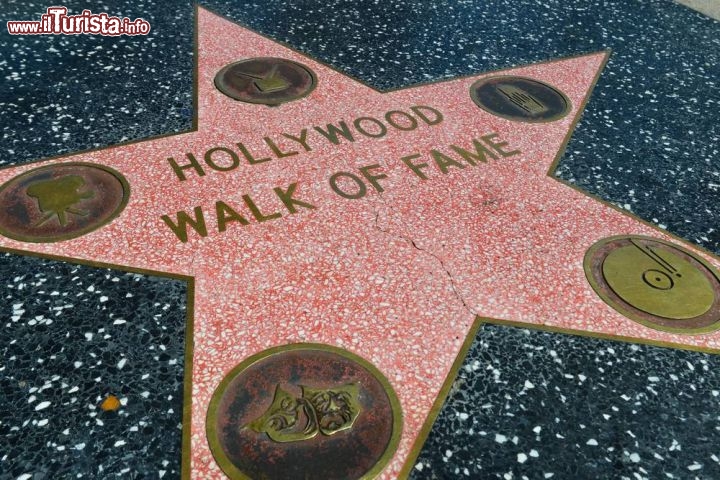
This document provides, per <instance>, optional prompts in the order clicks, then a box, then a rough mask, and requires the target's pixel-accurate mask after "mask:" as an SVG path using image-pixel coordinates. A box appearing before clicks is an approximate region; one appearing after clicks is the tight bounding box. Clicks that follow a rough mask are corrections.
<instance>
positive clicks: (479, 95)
mask: <svg viewBox="0 0 720 480" xmlns="http://www.w3.org/2000/svg"><path fill="white" fill-rule="evenodd" d="M470 97H471V98H472V100H473V102H475V104H476V105H477V106H479V107H480V108H482V109H483V110H486V111H488V112H490V113H492V114H493V115H497V116H499V117H503V118H507V119H508V120H515V121H520V122H553V121H555V120H559V119H561V118H563V117H564V116H565V115H567V114H568V113H569V112H570V107H571V105H570V100H569V99H568V98H567V97H566V96H565V95H564V94H563V93H562V92H560V91H559V90H557V89H555V88H553V87H551V86H550V85H548V84H546V83H543V82H539V81H537V80H533V79H530V78H524V77H514V76H500V77H490V78H483V79H480V80H478V81H476V82H475V83H473V84H472V86H471V87H470Z"/></svg>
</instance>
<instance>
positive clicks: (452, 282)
mask: <svg viewBox="0 0 720 480" xmlns="http://www.w3.org/2000/svg"><path fill="white" fill-rule="evenodd" d="M378 198H379V199H380V201H381V202H382V203H383V204H385V202H384V200H382V195H381V194H380V195H378ZM385 205H386V206H387V204H385ZM389 208H390V210H392V207H389ZM373 213H374V214H375V221H374V227H375V229H376V230H378V231H380V232H382V233H384V234H385V235H395V236H397V237H398V238H401V239H402V240H404V241H405V242H407V243H409V244H410V245H412V247H413V248H415V249H416V250H418V251H419V252H422V253H423V254H426V255H429V256H430V257H432V258H433V259H434V260H435V261H436V262H437V263H438V264H440V268H441V269H442V271H443V272H444V273H445V275H447V277H448V280H449V281H450V288H451V289H452V292H453V295H454V296H455V298H456V299H457V300H458V301H459V302H460V303H461V304H462V306H463V308H464V309H465V311H467V312H468V313H470V314H471V315H473V316H476V315H477V313H476V312H475V311H473V309H472V308H471V307H470V306H469V305H468V304H467V302H466V301H465V299H464V298H463V297H462V295H460V292H458V290H457V288H456V287H455V279H454V278H453V275H452V272H450V270H449V269H448V268H447V267H446V266H445V262H443V260H442V259H441V258H440V257H439V256H438V255H436V254H434V253H433V252H431V251H429V250H426V249H424V248H422V247H420V246H418V244H417V243H415V240H413V239H412V238H410V237H409V236H407V235H404V234H403V233H401V232H397V233H395V232H391V231H390V230H389V229H383V228H382V227H381V226H380V222H379V219H380V212H378V211H373Z"/></svg>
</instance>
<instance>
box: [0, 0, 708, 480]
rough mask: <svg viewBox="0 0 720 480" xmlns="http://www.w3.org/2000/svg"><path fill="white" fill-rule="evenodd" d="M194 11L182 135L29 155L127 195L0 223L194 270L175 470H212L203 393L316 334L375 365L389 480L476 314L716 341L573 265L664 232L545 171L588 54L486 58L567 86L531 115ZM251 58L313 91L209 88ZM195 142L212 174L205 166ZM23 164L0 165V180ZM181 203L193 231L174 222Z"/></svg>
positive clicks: (117, 261)
mask: <svg viewBox="0 0 720 480" xmlns="http://www.w3.org/2000/svg"><path fill="white" fill-rule="evenodd" d="M198 15H199V20H198V23H199V27H198V28H199V47H198V59H197V61H198V62H199V65H198V72H199V74H198V105H199V112H198V119H197V120H198V123H197V124H198V129H197V131H194V132H190V133H185V134H179V135H173V136H169V137H164V138H159V139H154V140H149V141H146V142H141V143H135V144H130V145H125V146H119V147H114V148H108V149H103V150H99V151H93V152H89V153H82V154H78V155H73V156H66V157H62V158H58V159H53V160H48V161H46V162H43V163H42V165H46V164H55V163H66V162H91V163H97V164H101V165H105V166H108V167H111V168H113V169H115V170H117V171H118V172H120V173H122V175H124V176H125V177H126V178H127V180H128V182H129V184H130V187H131V196H130V201H129V203H128V205H127V207H126V208H125V210H124V211H123V212H122V213H121V215H120V216H119V217H118V218H117V219H115V220H114V221H113V222H112V223H110V224H108V225H106V226H104V227H102V228H100V229H98V230H96V231H94V232H91V233H89V234H87V235H85V236H82V237H79V238H76V239H72V240H67V241H63V242H58V243H51V244H29V243H23V242H18V241H14V240H10V239H7V238H4V237H0V244H1V245H2V246H4V247H7V248H11V249H15V250H20V251H25V252H37V253H41V254H48V255H54V256H60V257H63V258H66V259H69V260H70V261H72V259H82V260H86V261H93V262H102V263H105V264H111V265H117V266H126V267H132V268H142V269H148V270H158V271H164V272H172V273H176V274H182V275H187V276H191V277H194V279H195V290H194V295H195V297H194V305H195V307H194V308H195V310H194V354H193V367H192V368H193V371H192V424H191V432H192V436H191V452H192V453H191V476H192V478H222V477H223V474H222V472H221V471H220V469H219V468H218V466H217V465H216V463H215V461H214V460H213V457H212V454H211V452H210V450H209V448H208V444H207V441H206V438H205V416H206V412H207V407H208V402H209V400H210V397H211V395H212V393H213V391H214V389H215V388H216V387H217V385H218V383H219V382H220V381H221V379H222V378H223V376H224V375H225V374H226V373H227V372H228V371H229V370H230V369H232V367H234V366H235V365H237V364H238V363H240V362H241V361H242V360H243V359H245V358H247V357H248V356H250V355H252V354H255V353H257V352H260V351H262V350H265V349H267V348H269V347H272V346H277V345H283V344H288V343H295V342H316V343H325V344H330V345H334V346H338V347H342V348H345V349H347V350H350V351H352V352H354V353H356V354H358V355H360V356H362V357H364V358H366V359H367V360H369V361H370V362H372V363H373V364H374V365H375V366H377V368H378V369H379V370H380V371H382V372H383V373H384V374H385V376H386V377H387V378H388V379H389V380H390V382H391V384H392V385H393V387H394V389H395V391H396V392H397V394H398V397H399V399H400V402H401V405H402V409H403V414H404V424H403V434H402V439H401V441H400V446H399V448H398V450H397V452H396V454H395V456H394V458H393V460H392V461H391V462H390V464H389V465H388V467H387V468H386V469H385V471H384V473H383V474H382V478H394V477H396V476H397V475H398V472H399V471H400V469H401V468H402V466H403V464H404V462H405V461H406V459H407V458H408V454H409V451H410V449H411V447H412V446H413V443H414V442H415V440H416V438H417V436H418V433H419V430H420V428H421V427H422V425H423V422H424V421H425V419H426V418H427V416H428V412H429V410H430V408H431V406H432V404H433V401H434V400H435V398H436V396H437V395H438V392H439V390H440V388H441V386H442V384H443V382H444V381H445V378H446V375H447V373H448V371H449V369H450V367H451V365H452V363H453V361H454V360H455V357H456V356H457V354H458V351H459V349H460V347H461V345H462V344H463V342H464V340H465V338H466V335H467V334H468V331H469V329H470V327H471V326H472V324H473V321H474V319H475V317H476V315H480V316H483V317H493V318H498V319H507V320H513V321H522V322H528V323H534V324H542V325H549V326H554V327H562V328H569V329H578V330H584V331H588V332H596V333H604V334H612V335H621V336H627V337H635V338H643V339H650V340H658V341H663V342H672V343H678V344H685V345H691V346H701V347H711V348H718V347H720V334H718V333H714V334H707V335H696V336H680V335H673V334H667V333H662V332H659V331H655V330H651V329H648V328H645V327H643V326H641V325H639V324H637V323H635V322H633V321H631V320H629V319H627V318H625V317H624V316H622V315H621V314H619V313H618V312H616V311H615V310H613V309H612V308H611V307H610V306H608V305H607V304H605V303H604V302H603V301H602V300H601V299H600V298H599V297H598V295H597V294H596V293H595V292H594V291H593V290H592V288H591V287H590V285H589V284H588V282H587V280H586V278H585V274H584V271H583V257H584V255H585V252H586V251H587V249H588V248H589V247H590V246H591V245H592V244H594V243H595V242H596V241H598V240H599V239H601V238H604V237H608V236H611V235H619V234H638V235H648V236H654V237H657V238H660V239H665V240H671V239H670V238H669V237H668V235H665V234H663V233H662V232H660V231H658V230H656V229H653V228H651V227H650V226H648V225H646V224H643V223H642V222H640V221H639V220H637V219H635V218H632V217H631V216H628V215H625V214H623V213H621V212H620V211H618V210H616V209H613V208H611V207H609V206H607V205H605V204H603V203H601V202H599V201H597V200H594V199H592V198H590V197H588V196H587V195H584V194H582V193H580V192H578V191H576V190H574V189H572V188H570V187H568V186H566V185H564V184H562V183H560V182H559V181H557V180H556V179H554V178H552V177H549V176H548V175H547V172H548V169H549V168H550V167H551V164H552V163H553V161H554V160H555V158H556V157H557V156H558V155H559V152H561V151H562V150H563V148H564V146H565V144H566V142H567V140H568V139H569V136H570V134H571V133H572V129H573V127H574V125H575V122H576V121H577V119H578V118H579V116H580V115H581V113H582V112H581V111H582V108H583V106H584V103H585V102H586V101H587V100H588V98H589V96H590V92H591V90H592V87H593V85H594V82H595V80H596V78H597V77H598V76H599V75H600V72H601V70H602V68H603V66H604V64H605V61H606V59H607V56H608V53H607V52H599V53H591V54H588V55H584V56H579V57H574V58H569V59H563V60H558V61H553V62H547V63H542V64H536V65H530V66H525V67H521V68H515V69H510V70H507V71H505V72H503V74H512V75H519V76H523V77H528V78H533V79H537V80H540V81H543V82H546V83H548V84H551V85H553V86H554V87H555V88H557V89H559V90H561V91H562V92H564V93H565V95H567V97H568V98H569V99H570V101H571V103H572V109H571V111H570V113H569V114H568V115H567V116H565V117H564V118H562V119H560V120H557V121H554V122H550V123H540V124H532V123H521V122H514V121H510V120H505V119H502V118H499V117H496V116H493V115H491V114H490V113H488V112H486V111H484V110H482V109H480V108H478V107H477V106H476V105H475V104H474V103H473V101H472V100H471V98H470V96H469V93H468V91H469V87H470V85H471V84H473V83H474V82H475V81H476V80H477V79H479V78H484V77H488V76H493V75H496V74H497V73H493V74H485V75H478V76H474V77H468V78H461V79H456V80H451V81H447V82H442V83H435V84H430V85H425V86H420V87H416V88H408V89H402V90H398V91H393V92H390V93H380V92H378V91H375V90H373V89H371V88H369V87H367V86H364V85H362V84H360V83H358V82H357V81H355V80H353V79H351V78H348V77H347V76H345V75H343V74H341V73H338V72H336V71H334V70H332V69H330V68H328V67H326V66H324V65H322V64H319V63H317V62H315V61H313V60H312V59H309V58H307V57H305V56H303V55H300V54H298V53H297V52H295V51H292V50H290V49H288V48H286V47H284V46H282V45H279V44H277V43H275V42H273V41H270V40H268V39H266V38H264V37H262V36H259V35H257V34H255V33H253V32H251V31H249V30H246V29H244V28H241V27H239V26H237V25H236V24H233V23H230V22H228V21H227V20H224V19H222V18H220V17H218V16H216V15H214V14H211V13H209V12H207V11H205V10H202V9H200V10H199V12H198ZM250 57H281V58H286V59H290V60H293V61H296V62H299V63H301V64H304V65H306V66H308V67H309V68H311V69H312V70H313V71H314V72H315V73H316V74H317V77H318V85H317V88H316V89H315V90H314V91H313V92H312V93H311V94H310V95H309V96H307V97H306V98H303V99H301V100H298V101H294V102H291V103H287V104H283V105H281V106H278V107H272V108H271V107H267V106H264V105H252V104H247V103H242V102H237V101H234V100H232V99H230V98H228V97H226V96H225V95H223V94H222V93H220V92H219V91H218V90H217V89H216V88H215V87H214V85H213V78H214V76H215V74H216V72H217V71H218V70H220V69H221V68H222V67H223V66H225V65H226V64H228V63H231V62H234V61H236V60H239V59H243V58H250ZM412 107H419V108H415V109H414V110H413V109H412ZM427 107H430V108H427ZM391 111H399V112H403V114H400V113H395V114H390V118H391V119H392V120H394V121H395V123H396V124H397V125H399V126H400V127H401V128H400V129H398V128H395V127H392V126H391V125H389V124H388V122H387V120H386V117H385V115H386V114H387V112H391ZM418 112H419V113H418ZM436 112H440V113H441V114H442V120H440V118H439V116H438V115H437V113H436ZM362 117H369V118H372V119H377V120H379V121H380V123H381V124H382V125H384V127H386V128H387V132H386V133H385V134H384V135H382V136H380V133H381V127H380V126H379V124H377V123H375V122H373V121H372V120H367V119H365V120H363V119H362ZM358 118H360V119H361V120H359V121H358V122H356V119H358ZM411 119H414V120H415V121H416V122H417V126H416V127H415V128H413V129H410V126H411V125H412V120H411ZM340 121H344V122H345V124H346V125H347V128H348V132H350V134H351V135H352V136H353V139H354V141H352V142H351V141H349V140H348V139H346V138H344V137H343V136H342V135H339V136H337V138H336V140H337V143H338V144H337V145H336V144H334V143H333V142H332V141H330V140H329V139H328V138H327V135H323V134H322V133H321V132H319V131H318V130H317V129H315V128H314V127H316V126H317V127H319V128H320V129H322V130H324V131H326V132H327V130H328V124H334V125H336V126H338V128H341V127H340V124H339V122H340ZM356 124H357V125H359V126H360V127H361V128H364V129H365V130H366V132H367V133H368V135H364V134H362V132H359V131H358V129H357V128H356ZM402 128H405V130H403V129H402ZM303 131H305V132H306V134H305V135H304V136H303V134H302V132H303ZM284 134H286V135H284ZM373 135H376V136H377V138H374V137H373ZM291 137H295V139H293V138H291ZM266 138H267V139H266ZM474 140H477V141H478V142H480V144H481V145H483V146H484V147H485V148H486V149H487V151H489V152H491V154H488V158H487V159H486V160H487V161H485V162H482V161H475V162H474V163H475V165H471V163H473V162H469V161H468V160H467V159H463V158H462V156H461V155H460V154H458V150H457V149H453V147H451V145H454V146H455V147H458V148H460V149H464V150H467V151H472V152H475V149H476V146H475V145H474V142H473V141H474ZM238 144H242V146H240V145H238ZM273 146H274V147H275V149H273ZM219 147H221V148H219ZM212 149H215V150H212ZM223 149H224V150H223ZM243 149H244V151H245V152H246V153H244V152H243ZM433 150H435V151H437V152H439V153H438V154H433V153H432V151H433ZM208 151H211V153H210V154H208V155H209V157H208V158H210V160H211V162H215V167H216V168H213V167H212V166H211V165H210V164H208V163H206V162H205V159H204V156H205V154H206V152H208ZM228 151H230V152H233V153H234V154H235V155H236V156H237V159H238V160H239V161H237V162H236V161H235V157H233V153H228ZM292 152H296V153H292ZM503 152H504V153H505V155H503ZM187 153H191V154H192V155H193V157H194V158H195V159H196V160H197V162H198V165H200V166H201V168H202V171H203V173H204V175H203V176H200V174H199V171H198V169H197V168H194V167H188V168H185V169H182V170H179V172H181V175H180V174H179V173H178V172H176V171H175V170H174V169H173V168H172V166H171V162H170V161H169V160H168V158H173V159H174V162H175V163H176V164H178V165H180V166H183V165H189V164H190V161H191V159H190V157H188V155H187ZM441 154H442V155H441ZM443 155H444V156H443ZM493 156H494V157H496V158H492V157H493ZM403 158H405V160H402V159H403ZM448 158H450V159H452V160H453V161H454V163H453V162H451V161H450V160H448ZM250 159H252V160H250ZM422 164H427V165H426V166H422ZM410 165H414V166H415V169H414V168H411V166H410ZM38 166H39V165H37V164H33V165H25V166H21V167H17V168H8V169H4V170H2V171H1V172H0V183H4V182H6V181H8V180H9V179H11V178H13V177H15V176H17V175H18V174H20V173H22V172H25V171H27V170H30V169H33V168H37V167H38ZM339 172H344V173H339ZM418 172H419V173H418ZM180 176H184V177H185V180H181V179H180ZM422 177H424V178H422ZM331 178H333V180H334V185H335V187H336V188H335V189H333V188H332V186H331V181H330V180H331ZM356 179H357V180H356ZM358 180H359V181H361V182H362V185H361V184H359V183H358ZM363 189H364V190H365V191H364V192H363ZM380 190H382V192H381V191H380ZM339 192H342V193H343V194H344V195H341V194H340V193H339ZM363 193H364V195H361V194H363ZM353 197H358V198H353ZM218 202H220V203H218ZM179 212H184V213H179ZM198 212H202V216H203V221H204V225H203V224H202V222H200V221H199V219H198ZM183 216H185V217H186V218H187V219H190V220H192V221H193V222H194V223H195V225H196V227H193V226H191V225H189V224H186V225H185V226H184V227H182V226H181V225H179V223H180V222H181V220H182V217H183ZM163 217H165V220H164V219H163ZM183 240H186V241H183ZM675 242H676V243H678V242H677V241H675ZM686 248H688V249H690V250H692V251H694V252H696V253H697V255H698V256H701V257H703V258H705V259H707V260H708V261H709V262H710V263H711V264H713V265H714V266H716V267H717V266H718V262H717V261H716V260H714V259H711V258H708V256H707V255H704V254H703V253H701V252H698V251H697V250H696V249H693V248H692V247H687V246H686Z"/></svg>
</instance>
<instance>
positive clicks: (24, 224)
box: [0, 163, 130, 242]
mask: <svg viewBox="0 0 720 480" xmlns="http://www.w3.org/2000/svg"><path fill="white" fill-rule="evenodd" d="M129 195H130V187H129V185H128V183H127V181H126V180H125V178H124V177H123V176H122V175H120V173H118V172H116V171H115V170H113V169H111V168H108V167H105V166H102V165H96V164H91V163H60V164H55V165H48V166H45V167H40V168H36V169H34V170H30V171H28V172H25V173H23V174H21V175H19V176H17V177H15V178H13V179H11V180H10V181H8V182H7V183H5V184H4V185H3V186H2V187H0V205H2V209H0V234H2V235H4V236H6V237H9V238H13V239H15V240H21V241H25V242H57V241H60V240H67V239H70V238H75V237H79V236H81V235H84V234H86V233H89V232H91V231H93V230H95V229H97V228H100V227H101V226H103V225H105V224H106V223H108V222H110V221H111V220H112V219H114V218H115V217H117V216H118V215H119V214H120V212H122V210H123V209H124V208H125V205H126V204H127V201H128V197H129Z"/></svg>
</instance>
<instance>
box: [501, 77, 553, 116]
mask: <svg viewBox="0 0 720 480" xmlns="http://www.w3.org/2000/svg"><path fill="white" fill-rule="evenodd" d="M497 89H498V91H499V92H500V93H502V94H503V95H505V96H506V97H507V98H508V100H510V101H511V102H512V103H514V104H515V105H517V106H518V107H520V108H522V109H523V110H525V111H526V112H527V113H528V115H531V116H538V115H541V114H543V113H545V112H547V111H548V110H549V108H548V107H546V106H545V105H544V104H543V103H542V102H541V101H540V100H538V99H537V98H535V97H533V96H532V95H531V94H530V93H528V92H526V91H525V90H523V89H522V88H518V87H516V86H514V85H502V84H501V85H499V86H498V87H497Z"/></svg>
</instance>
